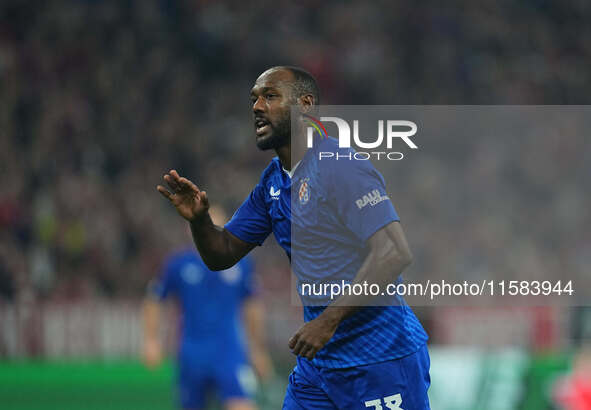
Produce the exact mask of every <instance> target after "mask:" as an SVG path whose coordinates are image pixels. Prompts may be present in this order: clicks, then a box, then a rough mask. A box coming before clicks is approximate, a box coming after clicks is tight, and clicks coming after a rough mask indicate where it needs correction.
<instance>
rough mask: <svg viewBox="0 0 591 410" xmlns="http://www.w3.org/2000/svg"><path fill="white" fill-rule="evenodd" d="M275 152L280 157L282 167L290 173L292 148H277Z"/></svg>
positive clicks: (285, 146)
mask: <svg viewBox="0 0 591 410" xmlns="http://www.w3.org/2000/svg"><path fill="white" fill-rule="evenodd" d="M275 152H276V153H277V156H278V157H279V161H280V162H281V166H282V167H283V168H285V169H286V170H288V171H289V170H291V147H290V146H289V145H284V146H283V147H279V148H276V149H275Z"/></svg>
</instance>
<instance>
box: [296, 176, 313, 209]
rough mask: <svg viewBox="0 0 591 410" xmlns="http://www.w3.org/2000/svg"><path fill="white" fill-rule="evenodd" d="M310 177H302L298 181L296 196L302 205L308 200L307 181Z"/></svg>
mask: <svg viewBox="0 0 591 410" xmlns="http://www.w3.org/2000/svg"><path fill="white" fill-rule="evenodd" d="M309 180H310V178H304V179H302V180H301V181H302V182H301V183H300V189H299V191H298V197H299V198H300V203H301V204H302V205H306V204H307V203H308V201H309V200H310V189H309V187H308V181H309Z"/></svg>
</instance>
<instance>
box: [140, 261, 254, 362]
mask: <svg viewBox="0 0 591 410" xmlns="http://www.w3.org/2000/svg"><path fill="white" fill-rule="evenodd" d="M252 271H253V268H252V263H251V259H250V257H246V258H243V259H242V260H241V261H240V262H239V263H237V264H236V265H234V266H233V267H231V268H230V269H226V270H223V271H210V270H209V269H208V268H207V266H206V265H205V263H204V262H203V261H202V260H201V258H200V256H199V254H198V253H197V252H196V250H194V249H187V250H184V251H182V252H179V253H175V254H173V255H171V256H170V257H169V258H168V259H167V261H166V262H165V264H164V269H163V272H162V274H161V275H160V277H159V278H158V279H157V280H156V281H155V282H154V284H153V285H152V286H151V292H152V294H153V295H154V296H155V297H157V298H158V299H160V300H162V299H165V298H168V297H171V296H172V297H175V298H176V299H177V300H178V301H179V303H180V308H181V309H180V310H181V322H180V336H181V337H180V352H181V353H182V352H183V351H185V350H195V351H197V350H198V351H200V352H201V354H202V355H207V354H208V352H215V351H216V349H219V348H220V346H223V349H224V354H227V355H230V354H239V355H243V353H244V337H243V329H242V325H241V319H240V315H241V306H242V302H243V301H244V299H245V298H247V297H249V296H250V295H252V294H253V289H254V287H253V278H252ZM214 357H215V356H214Z"/></svg>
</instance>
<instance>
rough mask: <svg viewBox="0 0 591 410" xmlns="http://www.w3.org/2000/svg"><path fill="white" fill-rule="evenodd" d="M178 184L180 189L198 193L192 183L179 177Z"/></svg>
mask: <svg viewBox="0 0 591 410" xmlns="http://www.w3.org/2000/svg"><path fill="white" fill-rule="evenodd" d="M179 184H180V185H181V187H183V188H188V189H190V190H192V191H193V192H195V193H199V188H198V187H197V185H195V184H194V183H193V182H191V181H189V180H188V179H187V178H185V177H181V178H180V179H179Z"/></svg>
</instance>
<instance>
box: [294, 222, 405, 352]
mask: <svg viewBox="0 0 591 410" xmlns="http://www.w3.org/2000/svg"><path fill="white" fill-rule="evenodd" d="M367 245H368V247H369V254H368V255H367V257H366V259H365V261H364V263H363V265H362V266H361V268H360V269H359V271H358V273H357V275H356V276H355V279H354V280H353V282H352V283H351V284H352V285H354V284H357V283H360V284H362V283H364V282H367V283H370V284H374V283H375V284H378V285H379V286H380V289H384V288H385V287H386V286H387V285H388V284H390V283H392V282H393V281H394V280H396V278H397V277H398V276H399V275H400V274H401V273H402V271H403V270H404V269H405V268H406V267H407V266H408V265H410V263H411V261H412V254H411V251H410V248H409V246H408V242H407V240H406V236H405V235H404V230H403V229H402V225H401V224H400V222H398V221H394V222H391V223H389V224H388V225H386V226H384V227H382V228H381V229H379V230H378V231H377V232H375V233H374V234H373V235H372V236H370V237H369V239H368V240H367ZM372 304H373V305H375V304H376V303H375V296H371V295H358V296H357V295H342V296H341V297H339V298H338V299H336V300H335V301H334V302H333V303H332V304H331V305H330V306H328V307H327V308H326V309H325V310H324V311H323V312H322V314H320V315H319V316H318V317H317V318H316V319H314V320H311V321H309V322H308V323H306V324H305V325H304V326H302V327H301V328H300V329H299V330H298V331H297V333H296V334H295V335H294V336H293V337H292V338H291V339H290V340H289V347H290V349H292V351H293V353H294V354H296V355H299V356H303V357H306V358H308V359H310V360H311V359H312V358H314V356H315V355H316V353H317V352H318V351H319V350H320V349H322V347H324V345H325V344H326V343H327V342H328V341H329V340H330V339H331V338H332V336H333V335H334V333H335V331H336V329H337V327H338V326H339V324H340V323H341V322H342V321H343V320H344V319H345V318H347V317H349V316H350V315H351V314H353V313H354V312H356V311H357V310H358V309H360V307H362V306H371V305H372Z"/></svg>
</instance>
